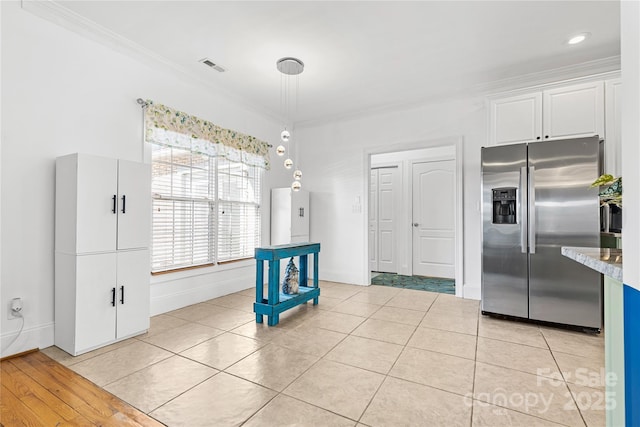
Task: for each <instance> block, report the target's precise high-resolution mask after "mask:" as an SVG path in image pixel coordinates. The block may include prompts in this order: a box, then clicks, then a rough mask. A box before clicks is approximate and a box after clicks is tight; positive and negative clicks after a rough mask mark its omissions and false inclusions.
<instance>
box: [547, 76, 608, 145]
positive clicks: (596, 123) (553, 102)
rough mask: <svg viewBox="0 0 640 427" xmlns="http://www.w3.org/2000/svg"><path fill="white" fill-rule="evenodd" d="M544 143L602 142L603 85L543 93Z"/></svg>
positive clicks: (597, 84)
mask: <svg viewBox="0 0 640 427" xmlns="http://www.w3.org/2000/svg"><path fill="white" fill-rule="evenodd" d="M542 115H543V117H542V128H543V133H544V139H565V138H579V137H583V136H592V135H599V136H601V137H602V138H604V85H603V83H602V82H591V83H584V84H579V85H573V86H567V87H562V88H557V89H550V90H545V91H543V92H542Z"/></svg>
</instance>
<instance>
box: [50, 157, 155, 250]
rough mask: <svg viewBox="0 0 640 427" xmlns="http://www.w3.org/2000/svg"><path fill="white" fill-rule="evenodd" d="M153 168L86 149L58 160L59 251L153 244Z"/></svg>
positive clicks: (144, 246) (57, 241) (143, 246)
mask: <svg viewBox="0 0 640 427" xmlns="http://www.w3.org/2000/svg"><path fill="white" fill-rule="evenodd" d="M150 221H151V169H150V167H149V165H146V164H144V163H136V162H130V161H125V160H116V159H110V158H104V157H98V156H91V155H86V154H71V155H68V156H64V157H59V158H58V159H57V161H56V251H60V252H65V253H75V254H86V253H98V252H109V251H115V250H120V249H139V248H147V247H149V241H150V224H151V222H150Z"/></svg>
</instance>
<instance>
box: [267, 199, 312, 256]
mask: <svg viewBox="0 0 640 427" xmlns="http://www.w3.org/2000/svg"><path fill="white" fill-rule="evenodd" d="M308 241H309V192H308V191H305V190H300V191H293V190H291V189H290V188H273V189H271V244H272V245H283V244H286V243H296V242H308Z"/></svg>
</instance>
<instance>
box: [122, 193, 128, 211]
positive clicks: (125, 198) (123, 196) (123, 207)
mask: <svg viewBox="0 0 640 427" xmlns="http://www.w3.org/2000/svg"><path fill="white" fill-rule="evenodd" d="M126 203H127V196H126V195H124V194H123V195H122V213H127V211H126Z"/></svg>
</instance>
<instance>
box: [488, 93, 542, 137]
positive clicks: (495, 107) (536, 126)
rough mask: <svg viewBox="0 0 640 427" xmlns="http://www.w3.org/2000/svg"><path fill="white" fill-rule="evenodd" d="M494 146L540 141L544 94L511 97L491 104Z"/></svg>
mask: <svg viewBox="0 0 640 427" xmlns="http://www.w3.org/2000/svg"><path fill="white" fill-rule="evenodd" d="M490 129H491V141H493V143H492V145H501V144H517V143H520V142H531V141H535V140H536V139H540V135H541V134H542V93H541V92H535V93H527V94H525V95H516V96H510V97H508V98H501V99H496V100H494V101H492V102H491V128H490Z"/></svg>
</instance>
